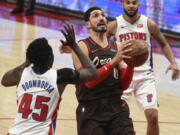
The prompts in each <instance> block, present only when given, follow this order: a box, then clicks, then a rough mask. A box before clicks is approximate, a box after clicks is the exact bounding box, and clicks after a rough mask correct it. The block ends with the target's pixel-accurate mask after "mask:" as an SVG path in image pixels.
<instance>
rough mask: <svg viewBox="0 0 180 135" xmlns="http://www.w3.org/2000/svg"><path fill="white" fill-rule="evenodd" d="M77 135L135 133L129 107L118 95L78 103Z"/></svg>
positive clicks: (125, 134) (129, 134)
mask: <svg viewBox="0 0 180 135" xmlns="http://www.w3.org/2000/svg"><path fill="white" fill-rule="evenodd" d="M76 117H77V130H78V135H135V132H134V127H133V122H132V119H131V118H130V117H129V107H128V105H127V103H126V102H125V101H123V100H121V99H120V97H119V96H118V97H112V98H111V99H107V98H105V99H100V100H95V101H91V102H86V103H79V105H78V108H77V110H76Z"/></svg>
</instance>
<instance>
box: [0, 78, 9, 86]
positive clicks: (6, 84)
mask: <svg viewBox="0 0 180 135" xmlns="http://www.w3.org/2000/svg"><path fill="white" fill-rule="evenodd" d="M1 85H2V86H4V87H8V86H9V85H8V83H7V82H6V81H4V79H2V80H1Z"/></svg>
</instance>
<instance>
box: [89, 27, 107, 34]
mask: <svg viewBox="0 0 180 135" xmlns="http://www.w3.org/2000/svg"><path fill="white" fill-rule="evenodd" d="M92 30H93V31H95V32H101V33H105V32H106V31H107V29H106V28H102V29H98V28H94V27H92Z"/></svg>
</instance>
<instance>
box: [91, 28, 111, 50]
mask: <svg viewBox="0 0 180 135" xmlns="http://www.w3.org/2000/svg"><path fill="white" fill-rule="evenodd" d="M106 34H107V33H106V32H104V33H103V32H92V31H91V32H90V37H91V38H92V39H93V40H94V41H95V42H96V43H98V44H99V45H100V46H101V47H103V48H104V47H107V46H108V39H107V35H106Z"/></svg>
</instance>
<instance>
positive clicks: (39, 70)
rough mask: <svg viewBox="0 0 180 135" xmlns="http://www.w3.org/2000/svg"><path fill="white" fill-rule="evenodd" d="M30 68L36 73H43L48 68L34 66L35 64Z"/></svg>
mask: <svg viewBox="0 0 180 135" xmlns="http://www.w3.org/2000/svg"><path fill="white" fill-rule="evenodd" d="M32 69H33V71H34V72H35V73H36V74H44V73H45V72H46V71H47V70H48V69H45V68H42V69H40V68H38V67H35V66H33V67H32Z"/></svg>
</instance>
